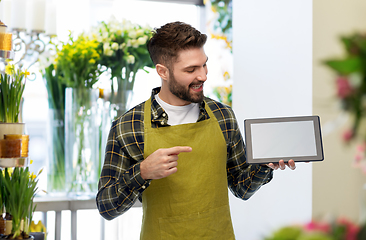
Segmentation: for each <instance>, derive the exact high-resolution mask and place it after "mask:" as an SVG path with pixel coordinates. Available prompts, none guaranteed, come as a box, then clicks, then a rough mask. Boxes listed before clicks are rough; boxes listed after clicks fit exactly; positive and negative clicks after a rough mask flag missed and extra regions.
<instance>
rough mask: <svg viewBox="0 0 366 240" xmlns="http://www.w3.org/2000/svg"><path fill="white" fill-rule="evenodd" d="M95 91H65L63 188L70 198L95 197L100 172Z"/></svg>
mask: <svg viewBox="0 0 366 240" xmlns="http://www.w3.org/2000/svg"><path fill="white" fill-rule="evenodd" d="M98 97H99V90H98V89H85V88H66V101H65V154H66V155H65V160H66V185H67V188H68V193H69V195H70V196H72V197H83V196H85V197H91V196H95V195H96V192H97V189H98V180H99V173H100V169H99V168H100V166H101V164H100V161H101V159H100V155H99V149H100V144H99V141H100V137H99V134H100V122H101V121H100V120H99V119H100V114H99V111H98V103H97V100H98Z"/></svg>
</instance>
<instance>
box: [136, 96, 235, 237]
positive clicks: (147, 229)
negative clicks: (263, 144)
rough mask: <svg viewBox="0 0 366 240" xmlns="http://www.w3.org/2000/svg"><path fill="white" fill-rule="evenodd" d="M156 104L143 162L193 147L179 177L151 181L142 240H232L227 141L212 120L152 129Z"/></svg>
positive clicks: (146, 119)
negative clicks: (157, 154)
mask: <svg viewBox="0 0 366 240" xmlns="http://www.w3.org/2000/svg"><path fill="white" fill-rule="evenodd" d="M150 109H151V100H148V101H146V103H145V115H144V125H145V129H144V130H145V133H144V142H145V146H144V149H145V150H144V158H146V157H147V156H149V155H150V154H151V153H153V152H154V151H155V150H157V149H159V148H170V147H174V146H190V147H192V152H189V153H180V154H179V159H178V167H177V168H178V171H177V172H176V173H173V174H172V175H170V176H168V177H166V178H163V179H158V180H152V181H151V184H150V186H149V187H148V188H147V189H146V190H145V191H144V192H143V194H142V206H143V220H142V227H141V235H140V239H141V240H158V239H159V240H175V239H179V240H180V239H187V240H188V239H189V240H194V239H197V240H213V239H215V240H219V239H222V240H232V239H235V236H234V230H233V227H232V223H231V217H230V208H229V198H228V187H227V175H226V158H227V152H226V151H227V150H226V141H225V139H224V136H223V134H222V131H221V129H220V126H219V124H218V122H217V120H216V118H215V116H214V114H213V113H212V111H211V110H210V109H209V107H207V104H206V111H207V112H208V114H209V116H210V119H208V120H204V121H200V122H196V123H189V124H181V125H175V126H168V127H160V128H152V127H151V111H150Z"/></svg>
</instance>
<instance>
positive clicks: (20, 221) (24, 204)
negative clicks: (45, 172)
mask: <svg viewBox="0 0 366 240" xmlns="http://www.w3.org/2000/svg"><path fill="white" fill-rule="evenodd" d="M41 172H42V170H41V171H40V172H39V173H38V174H37V175H34V174H33V173H31V172H30V171H29V168H28V167H26V168H14V169H12V168H5V169H4V170H2V171H1V172H0V183H1V184H0V195H1V199H2V202H1V203H2V204H3V205H2V206H1V208H4V207H5V210H6V214H7V215H8V216H7V219H10V220H11V231H10V234H7V236H6V239H30V236H29V233H30V223H31V222H32V218H33V213H34V211H35V208H36V206H34V205H33V199H34V197H35V195H36V193H37V190H38V188H37V183H38V176H39V174H40V173H41ZM6 230H7V229H6Z"/></svg>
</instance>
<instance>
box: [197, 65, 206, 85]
mask: <svg viewBox="0 0 366 240" xmlns="http://www.w3.org/2000/svg"><path fill="white" fill-rule="evenodd" d="M197 80H200V81H203V82H205V81H206V80H207V68H206V67H201V68H200V69H199V72H198V76H197Z"/></svg>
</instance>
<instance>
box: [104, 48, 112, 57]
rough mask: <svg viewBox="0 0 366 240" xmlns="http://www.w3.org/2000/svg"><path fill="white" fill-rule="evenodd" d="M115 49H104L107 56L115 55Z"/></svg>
mask: <svg viewBox="0 0 366 240" xmlns="http://www.w3.org/2000/svg"><path fill="white" fill-rule="evenodd" d="M113 53H114V52H113V50H112V49H107V50H105V51H104V55H106V56H108V57H110V56H112V55H113Z"/></svg>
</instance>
